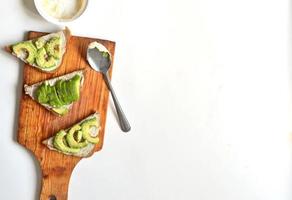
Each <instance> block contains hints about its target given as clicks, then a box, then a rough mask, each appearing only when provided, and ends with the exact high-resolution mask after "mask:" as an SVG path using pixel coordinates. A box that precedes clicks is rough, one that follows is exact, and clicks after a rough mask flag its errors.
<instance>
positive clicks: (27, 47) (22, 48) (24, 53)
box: [12, 41, 37, 64]
mask: <svg viewBox="0 0 292 200" xmlns="http://www.w3.org/2000/svg"><path fill="white" fill-rule="evenodd" d="M12 51H13V53H15V55H16V56H18V57H21V58H24V60H25V61H27V62H28V63H29V64H33V63H34V62H35V57H36V54H37V49H36V47H35V46H34V45H33V43H32V42H31V41H26V42H20V43H18V44H15V45H13V46H12Z"/></svg>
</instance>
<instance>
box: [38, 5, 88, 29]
mask: <svg viewBox="0 0 292 200" xmlns="http://www.w3.org/2000/svg"><path fill="white" fill-rule="evenodd" d="M87 3H88V2H87V0H35V5H36V8H37V10H38V12H39V13H40V15H41V16H42V17H44V18H45V19H46V20H47V21H50V22H52V23H55V24H60V23H63V22H70V21H73V20H75V19H77V18H78V17H79V16H81V15H82V13H83V12H84V11H85V9H86V7H87Z"/></svg>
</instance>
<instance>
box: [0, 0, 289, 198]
mask: <svg viewBox="0 0 292 200" xmlns="http://www.w3.org/2000/svg"><path fill="white" fill-rule="evenodd" d="M291 8H292V6H291V2H289V1H288V0H242V1H239V0H237V1H234V0H220V1H219V0H147V1H137V0H122V1H121V0H103V1H101V0H90V3H89V7H88V10H87V12H86V13H85V14H84V15H83V16H82V17H81V18H80V19H78V20H77V21H76V22H75V23H73V24H71V25H70V26H69V27H70V28H71V29H72V31H73V34H75V35H83V36H89V37H99V38H105V39H110V40H114V41H116V44H117V46H116V56H115V64H114V73H113V85H114V88H115V89H116V92H117V94H118V97H119V100H120V101H121V104H122V106H123V108H124V110H125V112H126V114H127V116H128V118H129V121H130V122H131V125H132V131H131V132H130V133H129V134H124V133H122V132H121V131H120V129H119V127H118V125H117V121H116V119H115V117H114V116H115V115H114V110H113V108H112V103H110V105H109V112H108V118H107V126H106V135H105V143H104V148H103V150H102V151H100V152H99V153H97V154H95V155H94V156H93V157H91V158H89V159H84V160H82V161H81V162H80V163H79V164H78V165H77V167H76V168H75V170H74V172H73V174H72V178H71V182H70V187H69V199H70V200H81V199H82V200H95V199H102V200H117V199H119V200H214V199H216V200H235V199H236V200H291V199H292V189H291V186H292V183H291V180H292V174H291V169H292V168H291V167H292V166H291V153H292V151H291V146H292V133H291V132H292V126H291V124H292V117H291V111H292V109H291V91H292V87H291V85H292V81H291V80H292V68H291V59H290V58H291V36H290V35H292V31H291V19H292V18H291V12H292V11H291ZM0 25H1V39H0V46H1V47H3V46H4V45H6V44H10V43H13V42H16V41H19V40H22V39H24V34H25V33H26V32H27V31H28V30H36V31H55V30H57V29H58V27H57V26H55V25H52V24H49V23H48V22H46V21H44V20H43V19H42V18H41V17H40V16H39V15H38V14H37V13H36V10H35V8H34V6H33V1H32V0H10V1H5V2H2V4H1V6H0ZM0 60H1V64H0V74H1V78H0V91H1V96H2V98H1V100H0V113H1V114H0V121H1V134H0V146H1V147H0V149H1V151H0V188H1V189H0V195H1V197H0V199H9V200H19V199H22V200H32V199H34V200H36V199H38V196H39V190H40V176H41V175H40V171H39V168H38V166H37V164H36V161H35V160H34V159H33V157H32V155H31V154H30V153H28V151H26V150H25V149H24V148H22V147H21V146H20V145H18V144H17V143H16V142H15V137H16V127H17V125H16V124H17V118H18V103H19V95H20V92H21V88H22V85H21V83H22V80H21V76H22V67H23V64H22V63H21V62H19V61H18V60H17V59H15V58H13V57H12V56H10V55H8V54H7V53H5V52H4V51H3V50H2V51H1V52H0Z"/></svg>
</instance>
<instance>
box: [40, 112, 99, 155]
mask: <svg viewBox="0 0 292 200" xmlns="http://www.w3.org/2000/svg"><path fill="white" fill-rule="evenodd" d="M84 127H89V128H85V129H84ZM99 130H100V115H99V114H98V113H95V114H93V115H90V116H88V117H87V118H85V119H84V120H82V121H81V122H79V123H77V124H75V125H73V126H72V127H70V128H68V129H66V130H60V131H59V132H57V133H56V134H55V135H54V136H52V137H50V138H48V139H47V140H45V141H43V144H45V145H46V146H47V147H48V148H49V149H51V150H55V151H58V152H60V153H64V154H66V155H73V156H78V157H87V156H89V155H90V154H91V153H92V151H93V149H94V146H95V145H96V144H97V143H98V142H99V137H98V133H99Z"/></svg>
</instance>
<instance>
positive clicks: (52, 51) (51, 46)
mask: <svg viewBox="0 0 292 200" xmlns="http://www.w3.org/2000/svg"><path fill="white" fill-rule="evenodd" d="M60 44H61V39H60V37H53V38H51V39H50V40H49V41H48V42H47V43H46V45H45V48H46V50H47V52H48V54H49V55H50V56H53V57H55V58H57V59H59V58H60V56H61V50H60Z"/></svg>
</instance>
